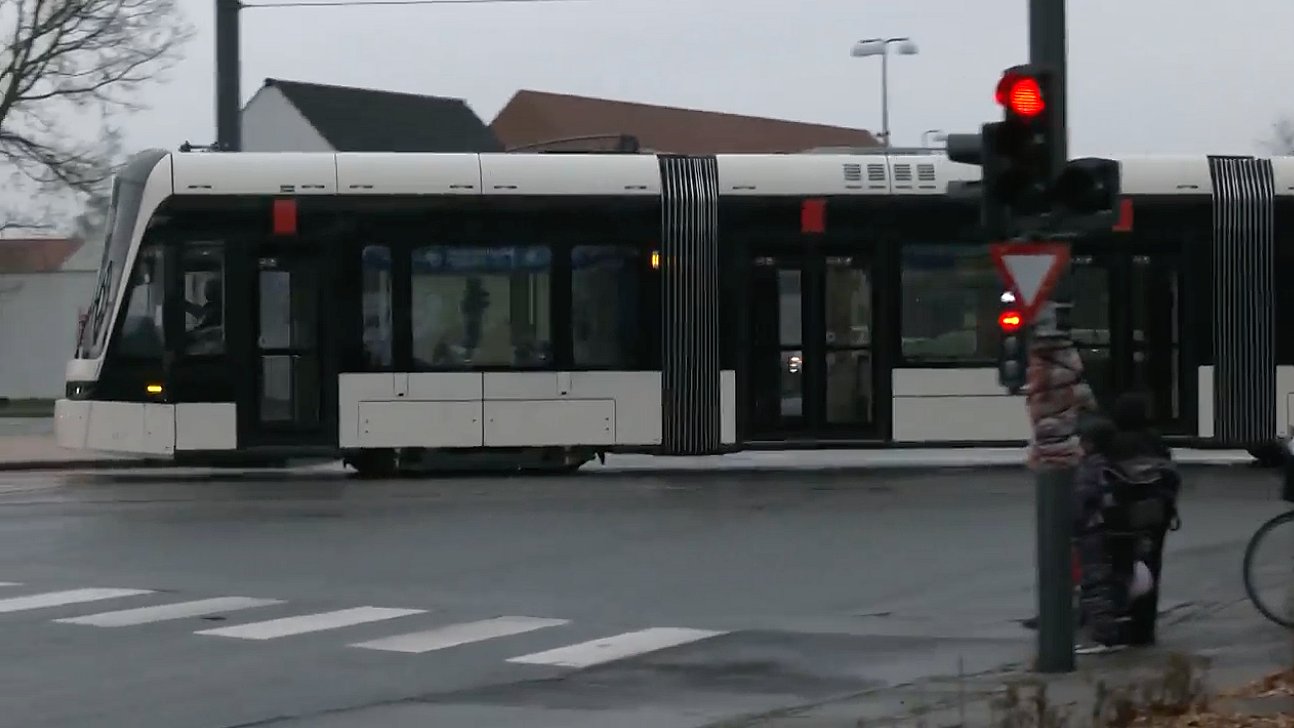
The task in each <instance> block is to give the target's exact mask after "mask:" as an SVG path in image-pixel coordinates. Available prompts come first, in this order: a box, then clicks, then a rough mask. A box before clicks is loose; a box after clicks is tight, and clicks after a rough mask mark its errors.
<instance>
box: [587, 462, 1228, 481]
mask: <svg viewBox="0 0 1294 728" xmlns="http://www.w3.org/2000/svg"><path fill="white" fill-rule="evenodd" d="M1178 467H1179V468H1180V469H1182V470H1200V469H1221V468H1251V467H1253V465H1252V464H1250V463H1233V462H1216V463H1210V462H1206V463H1181V464H1180V465H1178ZM1008 470H1015V471H1019V472H1021V473H1028V474H1032V473H1033V471H1032V470H1029V469H1028V468H1027V467H1026V466H1025V464H1024V463H991V462H990V463H940V464H935V465H898V464H881V465H821V466H800V467H793V466H785V465H729V466H723V467H715V468H680V467H672V466H668V465H667V466H664V467H660V468H638V467H635V468H618V467H616V466H614V465H603V466H598V467H595V468H587V469H586V468H581V469H580V470H578V471H576V472H575V473H571V474H569V475H571V477H587V476H590V475H597V476H605V477H618V478H633V477H641V478H660V477H681V476H706V477H713V476H721V475H741V476H760V475H769V476H788V475H796V474H804V475H812V476H820V475H828V476H830V475H866V474H869V473H871V474H877V475H931V474H939V473H956V472H965V471H978V472H986V471H1008Z"/></svg>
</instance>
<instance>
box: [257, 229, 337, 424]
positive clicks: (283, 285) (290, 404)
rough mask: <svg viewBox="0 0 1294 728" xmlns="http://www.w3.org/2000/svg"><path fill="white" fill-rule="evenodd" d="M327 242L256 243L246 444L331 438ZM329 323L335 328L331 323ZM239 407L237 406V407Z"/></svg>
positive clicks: (332, 373) (333, 408) (333, 409)
mask: <svg viewBox="0 0 1294 728" xmlns="http://www.w3.org/2000/svg"><path fill="white" fill-rule="evenodd" d="M326 249H327V246H310V247H304V246H299V245H261V246H260V247H259V248H257V249H256V250H255V252H254V258H253V259H252V266H251V270H250V271H248V272H249V273H250V276H249V277H250V281H249V283H250V286H249V289H250V293H251V296H250V298H251V299H252V300H251V306H250V311H249V313H250V318H251V324H252V325H251V327H250V331H249V334H250V336H249V338H250V344H251V346H250V354H251V357H250V361H249V362H248V371H247V381H248V382H249V383H250V384H251V386H250V388H249V391H246V392H245V400H244V403H245V404H246V405H247V409H248V416H246V417H243V418H240V420H241V424H242V430H243V431H242V432H241V433H240V438H239V439H240V442H246V443H247V444H249V445H275V444H283V445H316V444H317V445H327V444H334V443H335V442H336V437H337V432H336V430H337V428H336V402H335V398H336V368H335V367H334V366H333V363H332V361H331V360H332V359H334V358H335V357H334V356H332V349H333V347H332V346H331V340H330V339H329V338H328V333H327V332H328V330H329V328H330V327H329V325H328V322H329V321H330V319H331V318H332V313H331V312H330V310H329V308H328V307H329V305H330V304H329V301H330V299H329V298H328V296H327V295H326V292H327V291H328V290H329V289H330V286H329V283H330V281H329V277H328V276H329V270H328V268H327V266H326V261H327V257H326V255H323V254H322V253H321V251H322V250H326ZM334 328H335V327H334ZM240 409H242V408H241V407H240Z"/></svg>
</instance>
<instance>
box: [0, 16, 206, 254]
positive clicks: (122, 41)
mask: <svg viewBox="0 0 1294 728" xmlns="http://www.w3.org/2000/svg"><path fill="white" fill-rule="evenodd" d="M178 2H179V0H0V168H2V169H5V170H6V171H10V172H11V175H12V177H11V184H13V185H14V186H15V187H23V186H27V185H34V186H35V188H36V189H37V190H38V191H40V192H45V193H48V192H51V191H67V190H71V191H73V192H74V193H78V194H80V195H95V194H100V195H101V194H103V190H104V187H105V185H106V182H107V181H108V179H109V178H110V177H111V175H112V173H113V172H114V171H115V168H116V166H117V163H118V162H119V161H120V160H119V159H117V158H115V155H116V154H117V152H118V151H119V150H118V149H116V148H114V147H113V141H114V140H115V139H116V138H117V135H118V129H117V127H116V126H115V125H114V124H113V123H112V120H113V118H114V116H115V115H116V114H117V113H119V112H123V111H131V110H135V109H138V108H140V105H139V103H138V99H137V92H138V91H139V90H140V89H141V88H142V87H143V86H144V85H145V84H147V83H149V82H152V81H155V80H159V79H161V78H162V76H163V74H164V72H165V71H167V70H169V69H170V68H171V67H172V65H173V64H174V63H175V62H176V61H177V60H179V52H180V49H181V48H182V46H183V44H184V43H185V42H187V41H188V40H189V38H191V37H192V35H193V31H192V28H191V27H190V26H188V25H187V24H186V23H185V22H183V19H182V18H181V17H180V11H179V8H178ZM87 117H88V119H89V120H90V121H91V122H92V123H94V124H96V125H97V126H99V127H100V128H101V130H102V131H101V137H100V138H98V139H83V138H78V137H77V136H76V135H75V134H73V133H71V132H69V131H68V129H69V128H72V127H74V126H76V125H75V124H72V123H69V120H72V119H78V118H79V119H85V118H87ZM46 222H47V221H46V220H42V219H39V217H38V216H37V215H33V214H32V213H25V214H23V215H21V216H19V215H17V214H9V215H5V214H3V213H2V212H0V230H3V229H5V227H9V228H13V227H31V226H32V225H40V224H43V223H46Z"/></svg>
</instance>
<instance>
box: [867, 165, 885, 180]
mask: <svg viewBox="0 0 1294 728" xmlns="http://www.w3.org/2000/svg"><path fill="white" fill-rule="evenodd" d="M867 181H868V182H884V181H885V165H883V164H869V165H867Z"/></svg>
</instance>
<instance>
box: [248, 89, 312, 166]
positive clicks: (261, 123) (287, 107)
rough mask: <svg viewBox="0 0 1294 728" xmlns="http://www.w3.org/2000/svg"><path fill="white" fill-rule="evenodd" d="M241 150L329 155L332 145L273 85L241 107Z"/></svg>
mask: <svg viewBox="0 0 1294 728" xmlns="http://www.w3.org/2000/svg"><path fill="white" fill-rule="evenodd" d="M242 123H243V151H245V152H331V151H333V148H332V146H331V145H330V144H329V143H328V140H326V139H324V138H323V136H322V135H320V134H319V132H318V131H316V130H315V128H314V126H313V125H312V124H311V123H310V122H309V121H307V120H306V118H305V117H304V116H302V115H301V112H300V111H297V107H295V106H293V105H292V103H291V102H289V101H288V100H287V97H285V96H284V95H283V92H282V91H279V90H278V89H277V88H274V87H273V86H265V87H263V88H261V90H260V91H257V92H256V95H255V96H253V97H252V100H251V101H248V102H247V106H245V107H243V115H242Z"/></svg>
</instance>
